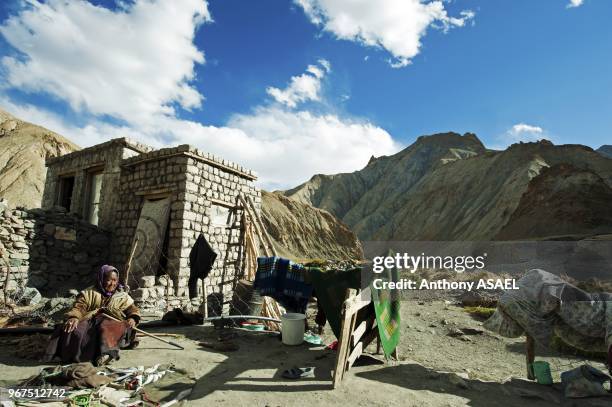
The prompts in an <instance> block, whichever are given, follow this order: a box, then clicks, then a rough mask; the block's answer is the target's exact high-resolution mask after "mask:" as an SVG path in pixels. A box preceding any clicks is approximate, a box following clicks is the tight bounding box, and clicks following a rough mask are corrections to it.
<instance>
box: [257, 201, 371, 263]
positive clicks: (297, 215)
mask: <svg viewBox="0 0 612 407" xmlns="http://www.w3.org/2000/svg"><path fill="white" fill-rule="evenodd" d="M262 195H263V197H262V198H263V205H262V210H263V214H262V215H263V222H264V225H265V227H266V230H267V231H268V233H269V234H270V236H271V237H272V239H273V240H274V243H275V246H276V249H277V251H278V253H279V254H280V255H282V256H285V257H290V258H295V259H304V258H323V259H339V260H341V259H360V258H361V257H362V256H363V254H362V250H361V244H360V243H359V240H358V239H357V236H356V235H355V234H354V233H353V232H352V231H351V230H350V229H349V228H348V227H347V226H346V225H344V224H343V223H342V222H340V221H339V220H338V219H336V218H335V217H334V216H333V215H332V214H330V213H329V212H327V211H324V210H322V209H318V208H314V207H312V206H311V205H308V204H305V203H302V202H297V201H295V200H293V199H290V198H287V197H286V196H283V195H282V194H280V193H270V192H266V191H262Z"/></svg>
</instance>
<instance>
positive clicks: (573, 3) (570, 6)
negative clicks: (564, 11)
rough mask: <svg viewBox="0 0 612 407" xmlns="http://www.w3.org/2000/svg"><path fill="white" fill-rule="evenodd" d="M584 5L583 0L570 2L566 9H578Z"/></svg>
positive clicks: (571, 0)
mask: <svg viewBox="0 0 612 407" xmlns="http://www.w3.org/2000/svg"><path fill="white" fill-rule="evenodd" d="M583 4H584V0H570V2H569V4H568V5H567V8H574V7H580V6H582V5H583Z"/></svg>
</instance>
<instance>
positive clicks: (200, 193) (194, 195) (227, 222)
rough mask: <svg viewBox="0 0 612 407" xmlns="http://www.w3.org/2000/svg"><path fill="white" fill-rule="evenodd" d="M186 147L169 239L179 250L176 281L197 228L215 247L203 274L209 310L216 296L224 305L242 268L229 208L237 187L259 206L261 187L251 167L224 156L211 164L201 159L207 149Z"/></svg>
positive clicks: (235, 216) (234, 214) (235, 217)
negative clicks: (180, 196)
mask: <svg viewBox="0 0 612 407" xmlns="http://www.w3.org/2000/svg"><path fill="white" fill-rule="evenodd" d="M189 152H190V154H191V155H190V156H189V159H188V161H187V183H186V189H185V198H184V200H183V202H184V205H185V206H184V208H183V219H184V221H183V224H182V228H181V232H180V235H179V236H178V237H180V240H179V239H177V240H176V241H175V242H174V245H175V246H176V247H175V249H174V250H176V253H177V254H179V253H180V264H181V268H180V276H179V284H180V281H181V280H186V279H188V277H189V253H190V251H191V248H192V247H193V245H194V244H195V241H196V239H197V238H198V236H199V235H200V233H202V234H203V235H204V237H205V238H206V240H207V241H208V243H209V244H210V245H211V247H212V248H213V249H214V250H215V252H216V253H217V259H216V261H215V264H214V267H213V269H212V270H211V272H210V274H209V275H208V277H207V278H206V280H205V284H206V285H207V287H208V289H207V292H208V295H209V301H208V302H209V304H213V313H214V312H218V311H219V309H214V307H216V306H218V302H219V301H220V300H222V301H223V303H224V304H225V307H224V308H227V304H228V303H229V301H230V300H231V297H232V293H233V290H234V287H235V285H236V282H237V280H238V279H240V278H242V277H243V276H242V271H241V270H238V269H236V261H237V259H238V257H239V254H240V246H238V245H237V243H238V242H239V234H240V229H239V228H240V214H241V211H240V210H238V211H236V210H235V208H236V206H240V204H239V202H238V195H239V194H240V193H242V194H243V195H244V196H245V197H250V198H251V199H252V200H253V202H254V203H255V206H256V208H257V210H258V211H259V208H260V206H261V192H260V190H259V189H257V188H256V187H255V185H254V183H253V181H254V180H255V176H254V174H253V172H251V171H248V170H245V169H244V168H242V167H240V166H238V165H236V164H234V163H230V162H228V161H225V160H219V161H218V162H217V164H221V166H216V165H215V163H211V162H209V161H206V160H202V159H201V158H202V157H207V155H206V154H203V153H201V152H200V151H198V150H197V149H193V148H192V149H190V151H189ZM208 157H210V156H208ZM218 210H221V211H222V215H221V216H219V215H218V214H216V212H217V211H218ZM226 214H227V215H228V218H229V219H228V218H226ZM232 227H233V228H232ZM179 245H180V248H179ZM200 290H201V288H200ZM199 294H200V295H201V291H199Z"/></svg>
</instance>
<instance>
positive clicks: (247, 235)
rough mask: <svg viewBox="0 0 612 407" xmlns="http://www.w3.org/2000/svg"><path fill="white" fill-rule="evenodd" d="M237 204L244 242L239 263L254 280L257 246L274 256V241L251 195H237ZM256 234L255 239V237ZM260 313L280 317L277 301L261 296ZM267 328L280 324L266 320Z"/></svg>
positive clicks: (275, 328) (277, 328) (267, 254)
mask: <svg viewBox="0 0 612 407" xmlns="http://www.w3.org/2000/svg"><path fill="white" fill-rule="evenodd" d="M238 203H239V204H240V205H239V206H240V207H242V209H243V211H242V222H241V223H242V228H241V232H242V233H241V235H242V238H241V239H240V241H241V242H243V243H244V251H243V256H242V261H241V264H242V265H243V266H244V277H245V278H246V279H247V280H248V281H254V280H255V273H256V271H257V257H259V253H260V251H259V248H260V247H261V248H262V249H263V255H264V256H266V257H271V256H274V254H275V253H276V252H275V250H274V243H273V242H272V239H271V238H270V235H269V234H268V232H267V231H266V228H265V227H264V224H263V222H262V220H261V218H260V217H259V214H258V213H257V209H256V208H255V204H254V203H253V200H252V199H251V197H245V196H244V195H243V194H239V195H238ZM255 236H257V239H255ZM263 301H264V302H263V309H262V315H263V316H265V317H269V318H275V319H280V316H281V310H280V308H279V306H278V303H277V302H276V301H274V300H273V299H272V298H270V297H263ZM266 325H267V326H268V328H269V329H272V330H280V326H279V325H278V324H277V323H275V322H266Z"/></svg>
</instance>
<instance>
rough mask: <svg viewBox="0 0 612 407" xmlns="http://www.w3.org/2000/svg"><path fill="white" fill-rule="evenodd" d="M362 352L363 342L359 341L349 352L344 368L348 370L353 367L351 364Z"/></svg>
mask: <svg viewBox="0 0 612 407" xmlns="http://www.w3.org/2000/svg"><path fill="white" fill-rule="evenodd" d="M362 354H363V343H361V342H359V343H358V344H357V346H355V349H353V351H352V352H351V355H350V356H349V357H348V367H347V368H346V370H349V369H350V368H351V367H353V364H354V363H355V362H356V361H357V359H359V356H361V355H362Z"/></svg>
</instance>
